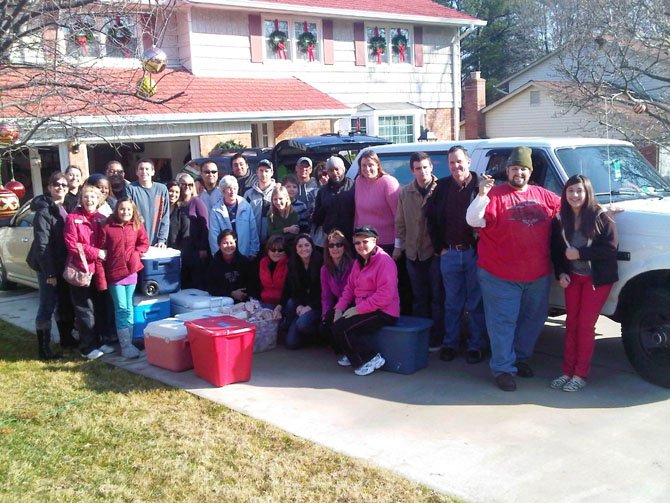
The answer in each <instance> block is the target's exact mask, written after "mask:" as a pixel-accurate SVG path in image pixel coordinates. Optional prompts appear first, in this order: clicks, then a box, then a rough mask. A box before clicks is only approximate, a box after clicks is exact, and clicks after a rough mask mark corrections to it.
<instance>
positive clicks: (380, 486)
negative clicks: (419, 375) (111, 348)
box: [0, 321, 453, 502]
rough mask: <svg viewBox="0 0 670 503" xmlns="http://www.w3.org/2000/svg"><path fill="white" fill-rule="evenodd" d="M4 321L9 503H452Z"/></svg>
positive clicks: (0, 464) (1, 378)
mask: <svg viewBox="0 0 670 503" xmlns="http://www.w3.org/2000/svg"><path fill="white" fill-rule="evenodd" d="M35 353H36V341H35V336H34V335H32V334H30V333H28V332H25V331H23V330H21V329H18V328H16V327H14V326H12V325H9V324H7V323H5V322H2V321H0V501H3V502H4V501H11V502H20V501H31V502H33V501H59V502H60V501H76V502H86V501H101V500H110V501H180V502H181V501H198V502H201V501H217V502H235V501H239V502H242V501H243V502H248V501H251V502H265V501H305V502H312V501H342V502H349V501H351V502H365V501H370V502H377V501H389V502H398V501H412V502H414V501H426V502H441V501H453V500H451V499H449V498H447V497H446V496H444V495H441V494H438V493H435V492H434V491H431V490H429V489H427V488H425V487H422V486H420V485H418V484H415V483H412V482H409V481H407V480H405V479H403V478H402V477H399V476H397V475H395V474H392V473H390V472H388V471H384V470H381V469H377V468H373V467H371V466H370V465H367V464H365V463H363V462H360V461H357V460H353V459H351V458H348V457H346V456H343V455H340V454H337V453H334V452H332V451H329V450H327V449H325V448H322V447H320V446H317V445H315V444H312V443H310V442H307V441H304V440H302V439H300V438H297V437H295V436H292V435H289V434H287V433H285V432H283V431H282V430H279V429H277V428H275V427H273V426H270V425H267V424H265V423H263V422H261V421H258V420H255V419H252V418H249V417H247V416H244V415H242V414H239V413H237V412H234V411H231V410H230V409H228V408H226V407H224V406H221V405H217V404H214V403H212V402H209V401H207V400H204V399H201V398H198V397H196V396H193V395H191V394H189V393H186V392H184V391H181V390H175V389H172V388H168V387H165V386H163V385H161V384H160V383H156V382H154V381H151V380H149V379H146V378H144V377H142V376H137V375H134V374H131V373H128V372H126V371H124V370H122V369H119V368H116V367H113V366H110V365H108V364H105V363H103V362H100V361H96V362H85V361H83V360H81V359H75V358H71V359H68V360H58V361H55V362H41V361H39V360H36V359H34V355H35Z"/></svg>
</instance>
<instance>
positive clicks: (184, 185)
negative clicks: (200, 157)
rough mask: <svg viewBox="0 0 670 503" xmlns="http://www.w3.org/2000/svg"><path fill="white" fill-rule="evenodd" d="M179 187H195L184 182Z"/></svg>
mask: <svg viewBox="0 0 670 503" xmlns="http://www.w3.org/2000/svg"><path fill="white" fill-rule="evenodd" d="M179 185H181V186H182V187H195V184H194V183H184V182H182V183H180V184H179Z"/></svg>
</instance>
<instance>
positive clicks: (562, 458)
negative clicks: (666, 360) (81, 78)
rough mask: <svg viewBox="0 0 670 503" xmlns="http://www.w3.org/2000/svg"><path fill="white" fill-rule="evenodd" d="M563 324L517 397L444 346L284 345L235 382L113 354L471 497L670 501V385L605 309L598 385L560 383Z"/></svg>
mask: <svg viewBox="0 0 670 503" xmlns="http://www.w3.org/2000/svg"><path fill="white" fill-rule="evenodd" d="M35 307H36V294H35V293H34V292H31V293H27V294H26V293H23V294H21V295H16V294H14V295H9V296H0V317H1V318H3V319H6V320H8V321H11V322H12V323H15V324H17V325H20V326H24V327H26V328H28V329H31V328H32V326H33V320H32V317H33V316H34V312H35ZM562 332H563V320H562V319H561V318H551V319H550V320H549V321H548V322H547V324H546V326H545V331H544V333H543V335H542V337H541V338H540V341H539V343H538V346H537V352H536V357H535V358H534V360H533V361H532V362H531V363H532V365H533V367H534V368H535V371H536V377H535V378H532V379H518V385H519V389H518V391H517V392H515V393H505V392H502V391H499V390H498V389H497V388H496V387H495V385H494V383H493V381H492V379H491V377H490V375H489V371H488V368H487V366H486V365H485V364H479V365H467V364H466V363H464V361H463V360H462V359H457V360H455V361H454V362H450V363H443V362H441V361H440V360H439V359H438V357H437V355H436V354H433V355H431V357H430V361H429V366H428V368H427V369H424V370H421V371H419V372H417V373H416V374H413V375H408V376H407V375H399V374H391V373H388V372H376V373H374V374H372V375H371V376H367V377H357V376H355V375H354V374H353V373H352V372H351V370H350V369H343V368H340V367H338V366H337V365H336V364H335V359H334V358H333V356H332V355H330V354H329V353H328V352H327V351H325V350H301V351H287V350H283V349H277V350H274V351H270V352H267V353H261V354H257V355H255V356H254V367H253V374H252V379H251V381H249V382H248V383H240V384H234V385H229V386H226V387H223V388H214V387H211V386H210V385H209V384H207V383H206V382H204V381H202V380H200V379H199V378H197V377H196V376H195V375H194V373H193V372H192V371H188V372H182V373H172V372H168V371H164V370H161V369H158V368H156V367H152V366H150V365H148V364H147V363H146V361H144V360H140V361H136V362H133V363H125V362H122V361H121V360H120V358H118V357H114V356H108V357H105V360H106V361H108V362H109V363H112V364H115V365H120V366H122V367H124V368H127V369H128V370H130V371H132V372H137V373H140V374H143V375H146V376H148V377H151V378H154V379H157V380H159V381H161V382H164V383H166V384H168V385H171V386H175V387H179V388H183V389H186V390H187V391H189V392H191V393H194V394H196V395H199V396H201V397H203V398H206V399H209V400H212V401H215V402H217V403H221V404H224V405H226V406H228V407H230V408H232V409H235V410H238V411H240V412H242V413H244V414H248V415H250V416H253V417H256V418H259V419H261V420H264V421H267V422H269V423H272V424H274V425H276V426H278V427H280V428H282V429H284V430H287V431H290V432H292V433H294V434H295V435H298V436H300V437H303V438H306V439H309V440H312V441H314V442H317V443H319V444H322V445H325V446H327V447H330V448H332V449H334V450H336V451H339V452H343V453H345V454H348V455H351V456H354V457H357V458H361V459H365V460H367V461H369V462H370V463H372V464H375V465H379V466H383V467H386V468H389V469H391V470H393V471H396V472H398V473H400V474H402V475H404V476H406V477H408V478H410V479H413V480H417V481H420V482H422V483H424V484H426V485H428V486H430V487H433V488H435V489H437V490H439V491H442V492H444V493H448V494H452V495H457V496H460V497H463V498H464V499H466V500H468V501H481V502H492V501H494V502H497V501H500V502H510V501H515V502H516V501H519V502H546V501H552V502H577V501H585V502H586V501H588V502H593V501H607V502H610V503H613V502H635V501H640V502H643V501H644V502H651V501H658V502H661V501H663V502H665V501H667V499H668V495H669V494H670V477H669V476H668V473H669V471H670V470H669V468H670V429H669V427H668V418H670V390H668V389H664V388H659V387H656V386H653V385H651V384H648V383H646V382H645V381H643V380H642V379H640V378H639V377H638V376H637V375H636V374H635V373H634V372H633V370H632V369H631V368H630V366H629V364H628V362H627V360H626V358H625V355H624V352H623V348H622V345H621V340H620V339H619V338H618V337H617V336H618V333H619V326H618V324H615V323H613V322H611V321H609V320H607V319H604V318H603V319H601V320H600V321H599V323H598V327H597V332H598V334H599V335H598V341H597V344H596V356H595V359H594V365H593V370H592V375H591V378H590V381H589V385H588V386H587V387H586V388H585V389H584V390H583V391H581V392H579V393H565V392H562V391H554V390H551V389H549V388H548V383H549V381H550V380H551V379H552V378H553V377H555V376H556V375H558V374H559V373H560V361H561V360H560V355H561V335H562Z"/></svg>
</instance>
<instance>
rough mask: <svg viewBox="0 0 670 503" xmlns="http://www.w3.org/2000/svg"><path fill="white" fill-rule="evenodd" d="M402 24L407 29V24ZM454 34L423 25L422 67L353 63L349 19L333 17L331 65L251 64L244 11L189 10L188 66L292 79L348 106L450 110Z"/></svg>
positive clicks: (207, 72)
mask: <svg viewBox="0 0 670 503" xmlns="http://www.w3.org/2000/svg"><path fill="white" fill-rule="evenodd" d="M292 19H294V18H292ZM294 20H295V19H294ZM317 21H318V20H317ZM319 25H320V22H319ZM406 28H408V29H409V30H410V33H412V31H413V30H412V26H406ZM454 34H455V29H453V28H446V27H425V28H424V36H423V43H424V66H423V67H416V66H413V65H409V64H408V65H388V64H381V65H377V64H374V63H373V64H368V65H367V66H356V64H355V50H354V30H353V21H348V20H335V21H334V22H333V42H334V56H335V64H334V65H324V64H322V63H320V62H314V63H306V62H303V61H290V60H287V61H277V60H265V61H264V62H263V63H251V49H250V40H249V21H248V15H247V14H246V13H242V12H229V11H220V10H216V9H207V8H193V9H192V10H191V33H190V37H191V40H190V42H191V49H190V55H191V58H192V66H191V68H192V71H193V72H194V73H195V74H196V75H200V76H211V77H243V78H288V77H297V78H299V79H301V80H303V81H305V82H307V83H308V84H310V85H312V86H314V87H316V88H317V89H319V90H321V91H323V92H325V93H327V94H329V95H331V96H333V97H334V98H336V99H338V100H340V101H342V102H343V103H345V104H346V105H348V106H352V107H354V106H357V105H359V104H360V103H365V102H376V103H379V102H411V103H414V104H416V105H419V106H421V107H424V108H451V107H452V106H453V98H454V97H453V90H452V71H451V62H452V57H451V45H450V44H451V41H452V38H453V36H454ZM389 50H390V47H389Z"/></svg>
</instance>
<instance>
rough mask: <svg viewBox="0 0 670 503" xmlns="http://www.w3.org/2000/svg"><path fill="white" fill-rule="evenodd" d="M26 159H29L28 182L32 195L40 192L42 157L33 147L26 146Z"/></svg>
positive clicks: (37, 194)
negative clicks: (31, 186) (30, 184)
mask: <svg viewBox="0 0 670 503" xmlns="http://www.w3.org/2000/svg"><path fill="white" fill-rule="evenodd" d="M28 159H29V161H30V182H31V183H32V185H33V195H34V196H39V195H40V194H42V157H40V152H39V150H37V149H36V148H34V147H30V148H28Z"/></svg>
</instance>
